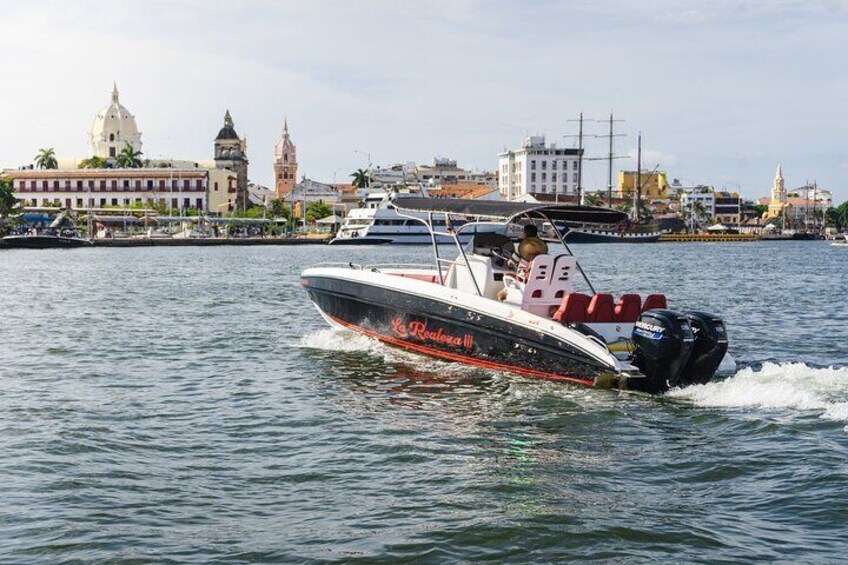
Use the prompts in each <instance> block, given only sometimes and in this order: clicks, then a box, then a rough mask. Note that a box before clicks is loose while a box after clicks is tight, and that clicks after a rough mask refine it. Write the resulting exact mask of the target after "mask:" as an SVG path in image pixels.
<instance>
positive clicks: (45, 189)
mask: <svg viewBox="0 0 848 565" xmlns="http://www.w3.org/2000/svg"><path fill="white" fill-rule="evenodd" d="M41 190H43V191H44V192H47V181H46V180H43V181H41Z"/></svg>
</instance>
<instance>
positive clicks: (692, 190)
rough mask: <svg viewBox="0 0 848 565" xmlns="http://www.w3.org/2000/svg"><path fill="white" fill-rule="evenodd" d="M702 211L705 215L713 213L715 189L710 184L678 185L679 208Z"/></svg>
mask: <svg viewBox="0 0 848 565" xmlns="http://www.w3.org/2000/svg"><path fill="white" fill-rule="evenodd" d="M695 209H699V211H702V212H703V213H704V214H705V215H707V217H710V218H712V217H713V216H714V215H715V190H713V187H711V186H704V185H697V186H687V187H680V210H681V211H685V212H689V213H693V212H694V211H695Z"/></svg>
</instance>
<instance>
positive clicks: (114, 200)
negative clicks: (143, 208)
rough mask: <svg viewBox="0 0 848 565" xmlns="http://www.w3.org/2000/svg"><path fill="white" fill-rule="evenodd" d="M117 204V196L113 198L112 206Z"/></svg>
mask: <svg viewBox="0 0 848 565" xmlns="http://www.w3.org/2000/svg"><path fill="white" fill-rule="evenodd" d="M117 205H118V199H117V198H113V199H112V206H117Z"/></svg>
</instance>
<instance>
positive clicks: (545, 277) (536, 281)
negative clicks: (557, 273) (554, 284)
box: [523, 254, 553, 300]
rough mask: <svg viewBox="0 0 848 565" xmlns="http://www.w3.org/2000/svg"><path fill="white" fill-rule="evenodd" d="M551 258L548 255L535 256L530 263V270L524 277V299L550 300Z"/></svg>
mask: <svg viewBox="0 0 848 565" xmlns="http://www.w3.org/2000/svg"><path fill="white" fill-rule="evenodd" d="M552 270H553V257H551V256H550V255H548V254H542V255H537V256H536V258H535V259H533V261H532V262H531V263H530V270H529V272H528V273H527V274H526V275H525V276H524V289H523V290H524V299H525V300H526V299H527V298H535V299H543V300H550V299H551V298H553V294H551V293H550V284H551V271H552Z"/></svg>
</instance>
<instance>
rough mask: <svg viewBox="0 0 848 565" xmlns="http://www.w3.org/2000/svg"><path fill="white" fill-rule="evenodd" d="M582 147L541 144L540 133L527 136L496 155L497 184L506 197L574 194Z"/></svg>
mask: <svg viewBox="0 0 848 565" xmlns="http://www.w3.org/2000/svg"><path fill="white" fill-rule="evenodd" d="M582 151H583V150H582V149H563V148H558V147H557V146H556V144H553V143H552V144H551V145H545V136H543V135H535V136H531V137H528V138H527V139H525V140H524V145H523V147H521V148H520V149H516V150H514V151H505V152H503V153H500V154H499V155H498V188H499V190H500V192H501V194H503V195H504V196H506V197H507V198H509V199H516V198H521V197H523V196H525V195H526V194H535V193H541V194H546V193H547V194H562V195H564V194H575V193H576V192H577V185H578V182H579V180H580V156H581V153H582Z"/></svg>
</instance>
